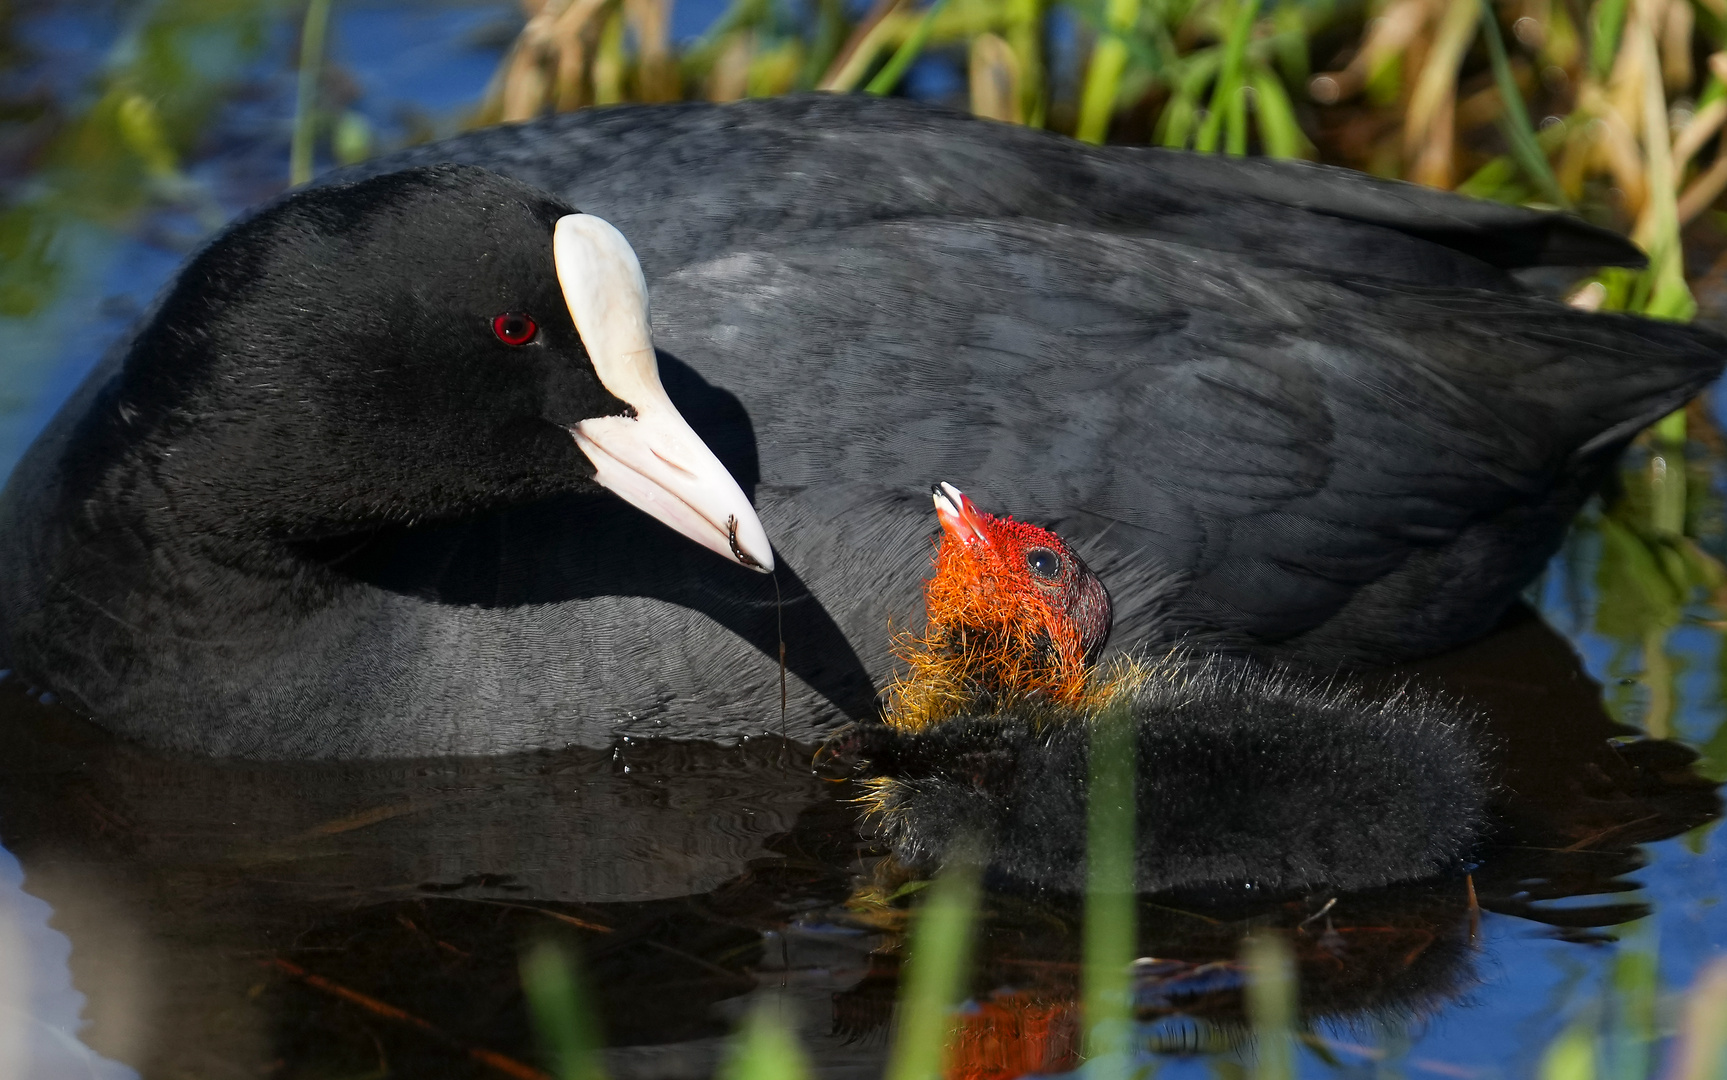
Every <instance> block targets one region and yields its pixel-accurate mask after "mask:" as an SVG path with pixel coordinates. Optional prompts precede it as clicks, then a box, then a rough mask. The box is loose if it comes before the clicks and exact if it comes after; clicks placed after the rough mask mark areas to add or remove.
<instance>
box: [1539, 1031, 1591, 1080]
mask: <svg viewBox="0 0 1727 1080" xmlns="http://www.w3.org/2000/svg"><path fill="white" fill-rule="evenodd" d="M1535 1075H1536V1076H1537V1077H1539V1078H1540V1080H1595V1039H1594V1037H1593V1036H1592V1035H1591V1034H1590V1032H1589V1025H1588V1024H1585V1023H1583V1022H1581V1021H1579V1022H1578V1023H1575V1024H1572V1025H1571V1026H1570V1027H1568V1028H1566V1029H1565V1031H1564V1032H1563V1033H1561V1034H1560V1036H1559V1037H1558V1038H1557V1039H1554V1040H1553V1042H1552V1044H1551V1045H1549V1046H1548V1047H1547V1052H1546V1053H1545V1054H1542V1055H1541V1065H1540V1066H1539V1067H1538V1068H1537V1069H1536V1072H1535Z"/></svg>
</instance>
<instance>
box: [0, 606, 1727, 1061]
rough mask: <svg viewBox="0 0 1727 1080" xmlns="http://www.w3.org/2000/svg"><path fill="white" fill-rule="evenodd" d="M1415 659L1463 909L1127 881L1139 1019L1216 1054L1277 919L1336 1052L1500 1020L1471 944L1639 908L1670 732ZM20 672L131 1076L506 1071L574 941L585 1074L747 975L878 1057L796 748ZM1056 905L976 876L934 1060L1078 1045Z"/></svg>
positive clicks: (80, 912) (718, 1030)
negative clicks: (536, 987) (386, 740)
mask: <svg viewBox="0 0 1727 1080" xmlns="http://www.w3.org/2000/svg"><path fill="white" fill-rule="evenodd" d="M1419 670H1420V671H1421V672H1422V674H1423V675H1424V676H1425V677H1428V678H1437V679H1442V680H1443V682H1444V684H1445V685H1447V686H1449V687H1453V688H1455V689H1458V690H1460V691H1462V692H1465V693H1467V694H1469V695H1470V696H1471V697H1474V698H1476V699H1477V700H1479V701H1480V702H1482V703H1483V704H1484V705H1486V706H1487V707H1488V709H1489V710H1490V711H1491V713H1492V715H1493V716H1494V718H1495V720H1494V730H1493V738H1494V739H1495V741H1496V742H1497V743H1498V744H1499V745H1500V747H1501V748H1502V751H1503V753H1502V760H1503V763H1504V766H1503V772H1502V780H1503V784H1504V788H1505V797H1504V800H1503V801H1504V828H1503V830H1502V832H1501V834H1500V835H1499V837H1498V839H1497V840H1496V842H1495V843H1494V845H1493V846H1492V847H1491V848H1490V849H1488V850H1487V851H1485V852H1484V853H1483V858H1482V861H1481V863H1480V865H1479V866H1478V867H1477V868H1476V870H1475V873H1474V875H1473V889H1474V893H1475V901H1474V902H1473V903H1472V902H1471V897H1470V891H1469V883H1466V882H1465V881H1463V880H1460V879H1454V880H1447V881H1443V882H1439V883H1436V884H1432V885H1428V886H1422V887H1415V888H1405V889H1392V890H1383V891H1380V892H1376V893H1373V894H1367V895H1352V896H1341V897H1332V896H1329V895H1315V896H1311V897H1305V898H1300V899H1296V900H1279V901H1275V902H1272V901H1256V900H1254V899H1253V898H1251V897H1241V896H1233V897H1223V898H1217V897H1212V898H1198V899H1187V900H1171V899H1168V898H1160V899H1157V900H1148V901H1147V902H1146V903H1145V905H1144V908H1143V911H1142V914H1141V922H1142V940H1141V942H1140V946H1139V952H1140V954H1141V955H1142V956H1144V957H1146V959H1145V960H1142V961H1141V962H1140V965H1139V968H1138V972H1137V974H1138V980H1137V986H1138V1006H1139V1012H1140V1016H1141V1019H1142V1021H1144V1022H1145V1024H1146V1029H1145V1030H1146V1035H1147V1038H1148V1041H1149V1042H1150V1044H1151V1045H1153V1046H1156V1047H1159V1048H1161V1049H1164V1050H1167V1051H1186V1052H1189V1053H1191V1052H1194V1051H1216V1052H1219V1053H1222V1054H1224V1055H1225V1056H1226V1057H1232V1056H1233V1055H1234V1050H1235V1048H1236V1047H1237V1046H1238V1044H1239V1043H1240V1042H1241V1037H1242V1029H1241V997H1240V984H1241V979H1240V973H1239V970H1238V969H1237V967H1236V965H1235V962H1234V960H1235V956H1236V952H1237V950H1238V946H1239V940H1240V938H1241V936H1242V934H1243V933H1244V932H1245V931H1246V930H1247V929H1248V928H1250V927H1257V926H1266V925H1271V926H1278V927H1282V928H1283V929H1285V930H1286V931H1287V932H1288V934H1289V937H1290V940H1291V941H1292V942H1293V943H1294V946H1295V949H1296V953H1297V960H1298V964H1299V972H1300V977H1301V988H1302V1010H1303V1014H1304V1016H1305V1017H1306V1018H1307V1019H1308V1020H1310V1021H1313V1022H1315V1023H1316V1024H1317V1025H1318V1026H1319V1030H1321V1031H1322V1032H1326V1033H1328V1034H1327V1035H1326V1036H1325V1037H1326V1038H1327V1039H1330V1040H1331V1041H1334V1042H1336V1044H1337V1045H1338V1046H1339V1047H1348V1046H1356V1045H1361V1046H1364V1047H1372V1048H1378V1047H1382V1046H1383V1045H1385V1040H1384V1039H1383V1038H1382V1037H1380V1036H1378V1035H1375V1034H1374V1033H1383V1032H1385V1031H1388V1030H1395V1031H1399V1032H1408V1033H1409V1035H1411V1036H1416V1035H1419V1034H1420V1032H1422V1031H1424V1030H1426V1031H1433V1030H1437V1029H1438V1028H1437V1025H1435V1024H1434V1021H1435V1020H1436V1019H1437V1018H1442V1017H1445V1016H1446V1015H1448V1014H1450V1013H1456V1012H1457V1011H1459V1010H1467V1009H1469V1008H1471V1007H1472V1006H1473V1007H1475V1008H1477V1009H1479V1008H1480V1007H1481V1006H1482V1005H1483V1004H1485V1005H1486V1009H1487V1011H1488V1013H1489V1015H1482V1016H1480V1017H1479V1018H1478V1019H1479V1021H1480V1022H1486V1023H1490V1024H1502V1023H1504V1022H1505V1020H1506V1019H1507V1018H1508V1017H1507V1016H1506V1015H1504V1014H1505V1013H1507V1012H1510V1011H1513V1010H1509V1009H1501V1008H1499V1007H1497V1005H1496V1002H1495V999H1496V998H1498V997H1499V996H1501V995H1502V994H1504V992H1505V989H1508V988H1505V987H1502V986H1496V985H1495V984H1496V983H1501V984H1502V983H1504V981H1505V976H1504V972H1503V970H1502V969H1504V968H1506V967H1509V966H1512V965H1521V964H1525V963H1528V962H1529V960H1530V959H1531V957H1530V956H1529V955H1528V954H1529V953H1531V951H1532V950H1531V948H1530V943H1534V942H1540V941H1549V942H1551V941H1555V940H1559V941H1566V942H1572V943H1577V944H1573V945H1570V946H1568V947H1569V948H1571V949H1573V950H1576V951H1575V953H1574V956H1575V962H1577V963H1580V964H1584V965H1591V964H1597V963H1599V962H1600V961H1601V960H1602V959H1604V958H1605V957H1606V956H1607V954H1606V953H1604V952H1602V951H1600V950H1598V949H1594V948H1590V947H1588V946H1589V943H1600V942H1607V941H1611V940H1613V938H1614V936H1615V933H1616V928H1619V927H1621V926H1622V925H1623V924H1626V923H1628V922H1631V921H1632V920H1637V919H1640V918H1642V917H1644V916H1646V915H1647V914H1648V913H1649V911H1650V903H1651V898H1650V896H1649V895H1648V894H1647V893H1642V892H1638V891H1636V890H1638V885H1637V884H1636V882H1635V879H1634V878H1632V877H1629V876H1628V875H1631V874H1633V873H1634V872H1636V871H1638V870H1639V869H1641V868H1642V867H1644V865H1645V862H1646V859H1647V855H1646V849H1645V848H1644V847H1642V846H1640V845H1644V844H1647V843H1649V842H1652V841H1658V840H1662V839H1664V838H1667V837H1672V836H1676V835H1679V834H1681V833H1684V832H1686V831H1687V830H1691V829H1693V828H1695V827H1696V826H1699V825H1701V824H1703V823H1705V822H1708V821H1710V820H1712V819H1713V818H1714V817H1715V815H1716V814H1717V813H1718V811H1719V803H1718V800H1717V798H1716V795H1715V790H1714V785H1713V783H1712V782H1710V781H1708V780H1706V779H1703V778H1701V777H1699V776H1698V775H1697V774H1696V772H1695V770H1694V768H1693V764H1694V762H1695V760H1696V757H1697V755H1696V754H1695V753H1694V752H1693V751H1691V750H1689V749H1687V748H1685V747H1684V746H1683V745H1682V744H1680V743H1676V742H1658V741H1649V740H1641V739H1631V740H1625V739H1623V738H1621V737H1623V736H1626V735H1629V734H1630V732H1629V731H1628V729H1626V728H1624V727H1622V726H1620V725H1617V724H1615V723H1614V722H1613V721H1612V720H1610V719H1609V718H1608V717H1607V715H1606V714H1605V713H1604V712H1603V711H1602V708H1601V705H1600V693H1599V689H1598V687H1597V686H1596V685H1595V683H1594V682H1593V681H1592V680H1590V679H1589V678H1588V677H1587V676H1586V675H1585V674H1584V673H1583V672H1582V671H1581V669H1580V667H1579V665H1578V662H1577V660H1576V659H1575V656H1574V654H1573V653H1572V651H1571V649H1570V647H1569V645H1568V644H1567V643H1566V642H1565V641H1564V639H1562V638H1560V637H1559V636H1558V635H1556V634H1554V633H1553V632H1552V631H1551V630H1549V629H1548V628H1547V627H1546V625H1545V624H1544V623H1542V622H1541V621H1539V620H1538V619H1536V618H1534V617H1531V616H1527V615H1524V616H1521V617H1519V618H1516V619H1514V620H1511V621H1510V622H1509V623H1508V625H1507V626H1505V627H1504V628H1502V629H1501V630H1500V631H1499V632H1498V633H1497V634H1495V635H1494V636H1493V637H1491V638H1489V639H1487V640H1485V641H1483V642H1481V643H1479V644H1478V645H1476V646H1473V647H1471V648H1469V649H1466V650H1463V651H1462V652H1460V653H1457V654H1454V655H1451V656H1448V657H1444V658H1440V659H1438V660H1435V661H1432V662H1429V663H1427V664H1424V665H1422V666H1421V668H1420V669H1419ZM25 689H26V688H24V687H22V686H20V685H19V684H18V682H17V680H15V679H14V680H10V681H8V682H7V683H6V684H4V685H3V686H0V836H3V838H4V842H5V844H6V846H7V848H8V849H10V850H11V851H12V852H13V853H15V854H16V855H17V856H18V857H19V859H20V860H21V861H22V863H23V866H24V869H25V884H26V887H27V888H28V890H29V891H30V892H31V893H32V894H34V895H35V896H37V897H40V898H41V899H43V900H45V901H47V902H48V903H49V904H50V905H52V907H53V909H54V912H55V915H54V920H53V926H54V928H55V929H56V930H58V931H60V932H61V933H64V934H65V935H66V936H67V937H68V938H70V939H71V943H72V953H71V973H72V979H73V982H74V984H75V985H76V986H77V987H78V989H79V990H81V991H83V993H84V994H86V995H87V997H88V999H89V1002H88V1007H87V1009H86V1015H87V1016H88V1017H89V1018H90V1019H91V1021H92V1022H91V1023H90V1025H89V1026H88V1027H86V1028H85V1029H84V1031H83V1032H82V1033H81V1034H82V1038H83V1039H84V1041H85V1042H86V1043H87V1044H88V1045H90V1046H91V1047H93V1048H94V1049H96V1050H97V1051H99V1052H102V1053H104V1054H107V1055H109V1056H111V1057H114V1058H116V1059H118V1060H122V1061H126V1062H128V1063H130V1064H132V1065H134V1066H135V1067H136V1068H138V1070H139V1071H140V1072H141V1073H142V1074H143V1075H145V1076H254V1075H265V1074H267V1075H278V1076H295V1077H301V1076H304V1077H349V1076H357V1075H398V1076H415V1077H421V1076H469V1075H472V1076H496V1075H508V1074H509V1070H510V1069H511V1068H512V1067H515V1066H518V1065H519V1066H520V1067H522V1068H528V1067H529V1066H528V1064H527V1063H531V1062H534V1061H536V1060H537V1057H536V1053H535V1049H534V1047H533V1045H532V1041H531V1039H530V1036H529V1032H528V1029H527V1026H526V1014H525V1011H524V1009H523V1005H522V1000H521V994H520V989H519V985H518V982H517V974H516V964H517V959H518V956H519V954H520V950H521V948H522V947H523V945H524V943H526V942H530V941H533V940H535V939H538V938H541V937H551V938H555V939H560V940H564V941H566V942H569V943H570V944H573V945H574V946H575V947H576V948H577V949H579V951H580V953H581V955H582V956H583V957H584V958H585V962H586V965H587V968H588V971H589V975H590V977H591V979H592V980H593V982H594V985H595V986H596V988H597V990H598V996H599V999H600V1002H601V1005H600V1010H601V1013H602V1017H603V1022H604V1027H605V1030H606V1033H607V1037H608V1041H609V1042H610V1044H611V1046H612V1049H611V1050H610V1051H609V1065H610V1067H611V1068H612V1070H613V1072H614V1074H616V1075H618V1076H624V1077H630V1076H644V1077H646V1076H655V1077H663V1076H705V1075H708V1074H709V1072H710V1071H711V1070H712V1069H713V1067H714V1065H715V1062H716V1060H717V1058H718V1056H719V1055H720V1054H721V1053H722V1051H723V1047H724V1039H725V1036H726V1034H727V1032H729V1031H730V1030H731V1028H732V1026H733V1024H734V1023H735V1021H736V1020H737V1018H738V1017H740V1016H741V1015H742V1014H743V1012H744V1011H745V1010H746V1009H747V1007H748V1006H749V1004H750V1003H751V1001H752V1000H753V999H754V998H756V997H757V996H759V995H763V994H772V995H775V996H777V997H779V998H781V999H782V1000H783V1001H785V1002H787V1003H788V1004H789V1005H790V1007H791V1008H792V1010H793V1012H794V1014H795V1015H796V1016H798V1017H799V1018H800V1026H801V1034H802V1037H803V1039H804V1041H805V1044H806V1045H807V1046H808V1047H809V1048H810V1050H811V1052H812V1053H813V1054H814V1055H815V1057H816V1059H817V1061H818V1062H819V1063H820V1065H821V1066H822V1071H823V1074H824V1075H849V1074H852V1073H858V1074H871V1075H873V1074H875V1073H877V1072H879V1069H880V1067H881V1065H882V1063H883V1060H884V1058H885V1046H886V1041H887V1033H888V1028H889V1025H890V1022H891V1015H892V1001H893V996H894V993H895V988H896V976H897V969H898V962H899V957H900V948H901V938H900V931H901V930H902V929H903V923H904V910H905V903H906V902H905V901H903V900H901V901H888V900H885V899H884V897H886V896H888V895H890V894H892V893H893V892H894V891H895V889H896V887H897V886H898V885H899V884H901V883H902V879H901V878H900V877H898V876H897V875H896V871H895V869H894V867H893V866H892V864H891V862H889V861H887V860H885V859H883V858H882V857H881V855H880V853H879V852H877V851H875V850H873V849H872V848H871V846H870V845H869V844H868V842H867V841H865V840H862V839H860V838H859V836H858V834H857V831H856V828H855V821H854V819H853V814H852V811H851V807H850V805H849V802H848V799H849V797H850V796H851V794H853V793H852V791H851V789H850V788H849V787H847V786H846V785H842V784H835V783H832V782H829V781H825V780H821V779H818V778H816V777H815V776H813V775H812V774H811V773H810V771H809V769H808V765H807V763H808V761H809V749H808V748H805V747H797V746H793V745H788V744H782V743H778V742H775V741H763V740H757V741H752V742H749V743H745V744H742V745H739V746H735V747H717V746H703V745H695V744H664V743H662V744H654V743H645V744H630V745H625V746H620V747H618V748H617V749H616V751H615V752H612V753H602V752H596V751H568V752H564V753H537V754H528V755H521V756H515V757H507V758H496V759H458V760H427V761H408V762H388V763H359V764H335V765H332V764H265V763H253V762H217V761H208V760H202V759H177V758H165V757H162V756H159V755H156V754H153V753H150V752H146V751H143V750H141V749H138V748H136V747H134V746H131V745H129V744H124V743H118V742H116V741H114V740H112V739H110V738H109V737H107V736H106V735H105V734H104V733H102V732H101V731H99V730H98V729H95V728H93V727H91V726H89V725H88V724H86V723H84V722H83V721H81V720H79V719H77V718H76V717H74V716H72V715H70V714H69V713H67V712H66V711H65V710H63V709H61V708H59V707H58V706H53V705H43V704H40V703H39V702H38V701H37V700H36V699H35V698H34V697H31V696H29V695H27V694H26V693H25ZM1615 739H1618V740H1619V741H1612V740H1615ZM1078 915H1079V912H1078V911H1077V909H1076V908H1075V907H1074V906H1073V905H1071V904H1068V903H1065V902H1060V901H1051V900H1039V899H1036V898H1026V897H1015V896H1002V895H997V896H992V897H991V898H990V900H989V903H988V911H987V920H986V923H985V929H984V940H983V946H982V948H981V949H980V952H979V955H980V961H979V966H978V970H977V973H976V977H975V979H974V984H973V990H974V1000H975V1002H976V1007H975V1008H973V1009H972V1010H970V1011H969V1012H968V1013H967V1016H966V1019H965V1028H964V1032H963V1035H962V1059H961V1061H962V1064H961V1071H962V1072H963V1073H964V1074H966V1075H970V1076H977V1077H985V1076H1009V1075H1017V1074H1019V1073H1022V1072H1028V1071H1055V1070H1061V1069H1065V1068H1070V1067H1072V1066H1073V1065H1075V1064H1076V1063H1077V1059H1076V1056H1075V1049H1076V1032H1075V1011H1076V1010H1075V1000H1076V992H1077V981H1078V964H1077V960H1078V956H1079V948H1080V937H1079V920H1078ZM1495 937H1498V938H1501V939H1507V938H1511V939H1515V940H1513V941H1512V943H1511V944H1510V945H1509V947H1505V946H1504V945H1503V944H1499V945H1496V943H1495V942H1494V940H1493V939H1494V938H1495ZM1536 951H1538V950H1536ZM1504 1004H1506V1005H1509V1004H1511V1003H1510V1002H1506V1003H1504ZM1364 1032H1365V1033H1368V1035H1367V1037H1368V1038H1369V1040H1370V1041H1369V1042H1368V1043H1363V1042H1362V1041H1361V1040H1362V1039H1363V1035H1362V1033H1364ZM1374 1040H1377V1041H1374ZM1475 1056H1477V1055H1474V1054H1471V1055H1469V1056H1468V1057H1475ZM1468 1057H1466V1058H1464V1059H1463V1060H1459V1061H1456V1062H1455V1064H1456V1065H1457V1066H1459V1067H1463V1068H1468V1067H1469V1066H1470V1061H1469V1060H1468ZM1190 1061H1193V1062H1197V1059H1190ZM379 1070H387V1072H380V1071H379ZM522 1075H526V1074H525V1073H523V1074H522Z"/></svg>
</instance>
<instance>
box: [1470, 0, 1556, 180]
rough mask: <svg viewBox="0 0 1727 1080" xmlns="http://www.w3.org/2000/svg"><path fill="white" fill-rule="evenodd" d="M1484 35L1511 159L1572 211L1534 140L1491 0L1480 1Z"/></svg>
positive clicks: (1521, 92)
mask: <svg viewBox="0 0 1727 1080" xmlns="http://www.w3.org/2000/svg"><path fill="white" fill-rule="evenodd" d="M1481 35H1482V36H1483V37H1484V38H1486V39H1487V56H1488V59H1489V60H1491V61H1492V63H1493V81H1494V83H1495V84H1496V85H1497V86H1498V87H1499V100H1500V103H1501V104H1502V105H1503V106H1504V109H1505V111H1504V113H1503V115H1502V116H1501V118H1500V122H1499V126H1500V129H1501V130H1502V131H1503V132H1504V133H1505V139H1506V141H1507V142H1508V143H1510V144H1511V156H1512V157H1513V158H1515V159H1517V164H1519V165H1521V166H1522V167H1523V171H1524V172H1525V173H1527V174H1528V175H1529V179H1531V180H1533V181H1535V184H1536V186H1538V187H1539V188H1541V192H1542V194H1543V195H1545V196H1546V197H1547V198H1548V199H1549V200H1551V201H1552V202H1553V204H1554V205H1555V206H1563V207H1567V208H1569V207H1570V206H1571V200H1570V199H1567V198H1566V197H1565V192H1564V190H1562V189H1561V188H1560V186H1559V179H1558V177H1556V176H1554V175H1553V167H1552V166H1551V165H1549V164H1548V162H1547V155H1546V153H1544V152H1543V151H1542V149H1541V144H1540V142H1539V141H1537V139H1536V136H1535V125H1533V124H1531V123H1530V122H1529V110H1528V109H1527V108H1526V107H1525V106H1524V104H1523V91H1522V90H1521V89H1519V88H1518V86H1517V79H1516V77H1515V76H1514V75H1512V73H1511V60H1510V59H1509V58H1508V57H1507V56H1506V54H1505V42H1504V41H1503V40H1501V39H1500V37H1499V20H1498V18H1497V17H1496V16H1495V15H1494V14H1493V5H1492V3H1491V0H1481Z"/></svg>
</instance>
